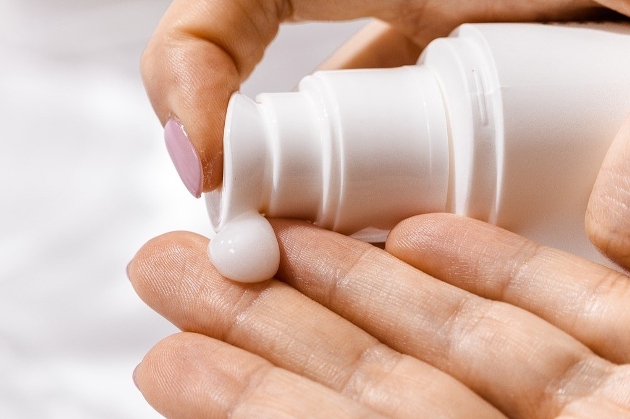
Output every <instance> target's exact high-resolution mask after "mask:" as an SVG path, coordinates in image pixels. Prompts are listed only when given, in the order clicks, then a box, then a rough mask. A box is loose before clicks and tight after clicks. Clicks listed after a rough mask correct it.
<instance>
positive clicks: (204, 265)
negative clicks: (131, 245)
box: [129, 233, 503, 418]
mask: <svg viewBox="0 0 630 419" xmlns="http://www.w3.org/2000/svg"><path fill="white" fill-rule="evenodd" d="M206 247H207V239H204V238H202V237H200V236H197V235H193V234H191V233H189V234H185V233H176V234H169V235H165V236H162V237H160V238H157V239H154V240H153V241H151V242H150V243H148V244H147V245H145V246H144V247H143V249H141V251H140V252H139V253H138V255H137V256H136V257H135V258H134V260H133V262H132V263H131V265H130V267H129V274H130V279H131V280H132V283H133V284H134V287H135V288H136V290H137V291H138V293H139V295H140V296H141V297H142V298H143V299H144V300H145V301H146V302H147V303H148V304H149V305H150V306H151V307H152V308H154V309H155V310H156V311H157V312H159V313H160V314H162V315H163V316H165V317H166V318H167V319H169V320H170V321H171V322H173V323H174V324H175V325H177V326H178V327H179V328H180V329H182V330H186V331H190V332H196V333H201V334H204V335H207V336H210V337H213V338H216V339H220V340H223V341H225V342H227V343H229V344H231V345H234V346H236V347H240V348H242V349H245V350H247V351H249V352H252V353H255V354H257V355H259V356H261V357H263V358H265V359H267V360H268V361H270V362H271V363H273V364H274V365H276V366H279V367H281V368H283V369H286V370H289V371H293V372H295V373H298V374H300V375H303V376H305V377H307V378H309V379H312V380H313V381H316V382H319V383H322V384H324V385H326V386H328V387H330V388H332V389H333V390H336V391H338V392H340V393H342V394H343V395H344V396H346V397H349V398H351V399H353V400H355V401H358V402H360V403H362V404H365V405H366V406H368V407H370V408H372V409H373V410H375V411H378V412H381V413H382V414H385V415H387V416H390V417H396V418H423V417H426V418H467V417H469V412H470V411H474V412H476V417H478V418H500V417H503V416H502V415H501V414H500V413H499V412H498V411H497V410H496V409H494V408H492V407H491V406H490V405H489V404H488V403H487V402H486V401H484V400H482V399H481V398H480V397H478V396H477V395H476V394H474V393H473V392H472V391H471V390H470V389H468V388H467V387H466V386H464V385H462V384H461V383H459V382H458V381H457V380H455V379H453V378H452V377H450V376H448V375H447V374H444V373H443V372H441V371H439V370H437V369H435V368H433V367H431V366H429V365H427V364H424V363H422V362H420V361H418V360H416V359H415V358H412V357H410V356H406V355H401V354H400V353H398V352H396V351H394V350H392V349H391V348H389V347H387V346H385V345H383V344H381V343H380V342H379V341H378V340H376V339H375V338H374V337H372V336H370V335H369V334H367V333H366V332H364V331H362V330H361V329H359V328H358V327H356V326H355V325H353V324H351V323H350V322H348V321H347V320H345V319H343V318H341V317H339V316H337V315H336V314H334V313H332V312H331V311H329V310H327V309H325V308H323V307H322V306H321V305H319V304H317V303H315V302H314V301H312V300H310V299H308V298H306V297H305V296H303V295H302V294H300V293H299V292H297V291H296V290H294V289H293V288H290V287H289V286H287V285H286V284H283V283H280V282H278V281H267V282H266V283H263V284H256V285H244V284H240V283H236V282H232V281H228V280H225V279H224V278H222V277H221V276H220V275H219V274H218V273H217V272H216V270H215V269H214V268H213V267H212V265H211V264H210V262H209V260H208V258H207V256H206V250H205V249H206ZM452 400H457V401H458V402H457V403H453V402H452Z"/></svg>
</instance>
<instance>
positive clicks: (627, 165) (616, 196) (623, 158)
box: [586, 116, 630, 268]
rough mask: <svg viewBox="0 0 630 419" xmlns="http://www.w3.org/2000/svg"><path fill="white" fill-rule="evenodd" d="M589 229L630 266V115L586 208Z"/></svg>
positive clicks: (598, 243) (619, 260) (595, 240)
mask: <svg viewBox="0 0 630 419" xmlns="http://www.w3.org/2000/svg"><path fill="white" fill-rule="evenodd" d="M586 232H587V234H588V236H589V237H590V239H591V241H592V242H593V243H594V244H595V246H597V247H598V248H599V249H600V250H601V251H602V252H604V254H606V256H608V257H609V258H610V259H612V260H613V261H615V262H617V263H619V264H620V265H622V266H623V267H626V268H630V116H629V117H628V118H627V119H626V121H625V122H624V124H623V126H622V127H621V130H620V131H619V133H618V134H617V136H616V137H615V140H614V141H613V143H612V145H611V146H610V149H609V150H608V154H607V155H606V158H605V159H604V163H603V164H602V167H601V169H600V171H599V175H598V176H597V180H596V181H595V186H594V187H593V192H592V193H591V198H590V200H589V203H588V207H587V211H586Z"/></svg>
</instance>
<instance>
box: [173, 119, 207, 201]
mask: <svg viewBox="0 0 630 419" xmlns="http://www.w3.org/2000/svg"><path fill="white" fill-rule="evenodd" d="M164 141H165V142H166V149H167V150H168V154H169V155H170V156H171V160H172V161H173V164H174V165H175V169H176V170H177V173H178V174H179V177H180V178H181V179H182V182H184V185H186V188H187V189H188V191H189V192H190V193H191V194H192V195H193V196H194V197H195V198H199V197H200V196H201V188H202V182H203V172H202V170H201V161H200V160H199V155H198V154H197V150H195V147H193V145H192V143H191V142H190V140H189V139H188V135H187V134H186V131H185V130H184V127H183V126H182V123H181V122H179V121H178V120H177V119H175V118H171V119H169V120H168V122H167V123H166V125H165V126H164Z"/></svg>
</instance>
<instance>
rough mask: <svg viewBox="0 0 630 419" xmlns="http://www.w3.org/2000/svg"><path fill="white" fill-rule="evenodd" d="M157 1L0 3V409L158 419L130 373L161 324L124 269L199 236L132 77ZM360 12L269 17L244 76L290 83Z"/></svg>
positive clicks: (197, 219)
mask: <svg viewBox="0 0 630 419" xmlns="http://www.w3.org/2000/svg"><path fill="white" fill-rule="evenodd" d="M168 3H169V1H167V0H2V2H0V123H1V124H2V134H3V138H2V144H4V150H3V151H2V152H1V153H0V193H1V198H0V255H1V256H0V418H2V419H25V418H26V419H30V418H33V419H35V418H37V419H41V418H64V419H74V418H81V419H86V418H87V419H90V418H104V419H105V418H107V419H111V418H157V417H160V415H158V414H157V413H156V412H154V411H153V409H152V408H151V407H149V405H148V404H147V403H146V402H145V401H144V399H143V398H142V396H141V394H140V393H139V392H138V391H137V390H136V389H135V387H134V385H133V382H132V380H131V373H132V371H133V369H134V367H135V365H136V364H137V363H138V362H139V361H140V360H141V359H142V356H143V355H144V354H145V353H146V351H147V350H148V349H149V348H150V347H151V346H153V345H154V344H155V343H156V342H157V341H159V340H160V339H161V338H163V337H165V336H167V335H169V334H171V333H173V332H174V331H175V329H174V327H173V326H171V325H169V324H168V323H167V322H166V321H165V320H163V319H161V318H160V317H159V316H158V315H157V314H155V313H154V312H152V311H151V310H150V309H149V308H147V307H146V306H145V305H144V304H143V303H142V302H141V301H140V299H139V298H138V297H137V296H136V295H135V293H134V292H133V289H132V287H131V285H130V284H129V282H128V281H127V279H126V276H125V266H126V264H127V262H128V261H129V260H130V259H131V257H132V256H133V254H134V252H135V251H136V250H137V249H138V248H139V247H140V246H141V245H142V244H143V243H144V242H145V241H147V240H148V239H149V238H151V237H153V236H156V235H159V234H161V233H164V232H166V231H170V230H174V229H186V230H192V231H196V232H199V233H201V234H206V235H207V234H209V233H210V228H209V223H208V222H207V220H206V214H205V208H204V205H203V203H202V201H197V200H194V199H192V198H191V197H190V196H189V195H188V193H187V192H186V190H185V188H184V187H183V185H182V184H181V183H180V181H179V179H178V178H177V175H176V173H175V170H174V168H173V167H172V165H171V164H170V162H169V160H168V156H167V153H166V150H165V147H164V145H163V143H162V141H161V137H162V130H161V127H160V126H159V123H158V122H157V118H156V117H155V116H154V115H153V113H152V110H151V108H150V105H149V103H148V100H147V99H146V97H145V93H144V91H143V88H142V84H141V81H140V77H139V74H138V70H137V68H138V61H139V57H140V54H141V51H142V49H143V47H144V45H145V44H146V42H147V40H148V38H149V36H150V34H151V32H152V31H153V29H154V27H155V26H156V24H157V22H158V20H159V18H160V17H161V15H162V14H163V12H164V11H165V10H166V8H167V7H168ZM363 23H364V22H351V23H345V24H333V23H322V24H308V25H293V26H287V27H284V28H283V29H282V30H281V32H280V35H279V37H278V39H277V40H276V42H275V43H274V45H273V46H272V47H271V49H270V50H269V51H268V54H267V55H266V58H265V61H264V62H263V63H262V64H261V65H260V66H259V68H258V69H257V71H256V73H255V74H254V76H253V77H252V78H251V80H249V81H248V82H247V84H246V85H245V86H244V88H243V91H244V92H245V93H247V94H250V95H253V94H255V93H257V92H260V91H282V90H290V89H291V88H292V87H293V86H294V85H295V84H296V83H297V81H298V80H299V79H300V78H301V77H302V76H303V75H305V74H307V73H308V72H310V71H311V70H312V69H313V68H314V67H315V66H316V65H317V63H318V62H320V61H321V60H322V59H324V58H325V56H326V55H328V54H329V53H330V52H331V51H332V50H334V49H335V48H336V47H337V46H338V45H339V44H340V43H341V42H342V41H343V40H344V39H345V38H347V37H348V36H349V35H350V34H351V33H353V32H355V31H356V30H357V29H358V28H359V27H360V26H361V25H362V24H363Z"/></svg>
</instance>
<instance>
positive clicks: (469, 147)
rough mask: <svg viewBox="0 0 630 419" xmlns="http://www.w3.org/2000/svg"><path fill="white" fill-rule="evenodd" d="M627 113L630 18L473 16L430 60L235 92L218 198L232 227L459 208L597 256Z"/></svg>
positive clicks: (388, 220)
mask: <svg viewBox="0 0 630 419" xmlns="http://www.w3.org/2000/svg"><path fill="white" fill-rule="evenodd" d="M629 114H630V25H628V24H625V23H588V24H466V25H462V26H460V27H459V28H458V29H456V30H455V31H454V32H453V34H452V35H451V36H450V37H448V38H442V39H438V40H435V41H433V42H432V43H431V44H430V45H429V46H428V47H427V48H426V49H425V51H424V52H423V54H422V56H421V57H420V60H419V62H418V65H416V66H408V67H402V68H398V69H381V70H343V71H331V72H319V73H315V74H313V75H312V76H308V77H306V78H305V79H303V80H302V82H301V83H300V85H299V91H297V92H291V93H276V94H261V95H259V96H258V97H257V100H256V102H254V101H252V100H250V99H248V98H246V97H245V96H243V95H241V94H235V95H234V96H233V97H232V100H231V102H230V105H229V108H228V115H227V121H226V127H225V137H224V153H225V156H224V175H223V185H222V187H221V188H220V189H219V190H217V191H215V192H212V193H210V194H208V195H207V196H206V199H207V206H208V210H209V214H210V218H211V220H212V223H213V226H214V228H215V229H216V230H217V231H219V232H220V231H221V230H222V229H223V228H224V226H225V225H226V223H227V224H229V223H230V221H231V220H233V219H234V218H236V217H237V216H239V215H241V214H244V213H250V214H251V213H252V211H253V212H254V213H260V214H264V215H266V216H269V217H288V218H299V219H305V220H310V221H313V222H314V223H316V224H317V225H319V226H321V227H323V228H326V229H330V230H334V231H339V232H341V233H344V234H354V235H358V236H363V237H364V238H367V239H372V240H374V239H383V238H384V237H385V234H386V232H387V231H388V230H389V229H391V228H392V227H393V226H394V225H395V224H396V223H397V222H399V221H401V220H403V219H405V218H407V217H410V216H413V215H416V214H421V213H428V212H443V211H447V212H453V213H457V214H462V215H466V216H470V217H474V218H477V219H480V220H484V221H488V222H491V223H495V224H497V225H499V226H502V227H504V228H507V229H509V230H512V231H514V232H516V233H519V234H522V235H524V236H526V237H529V238H531V239H533V240H536V241H538V242H540V243H543V244H546V245H550V246H554V247H556V248H560V249H564V250H567V251H571V252H573V253H576V254H579V255H582V256H584V257H588V258H591V259H597V252H596V251H595V249H594V247H593V246H592V245H591V244H590V242H589V241H588V238H587V237H586V234H585V232H584V213H585V209H586V205H587V201H588V197H589V194H590V191H591V188H592V185H593V182H594V180H595V177H596V175H597V172H598V169H599V167H600V165H601V162H602V160H603V158H604V155H605V153H606V151H607V149H608V146H609V145H610V143H611V141H612V139H613V138H614V136H615V134H616V132H617V130H618V129H619V128H620V126H621V124H622V122H623V120H624V119H625V118H626V117H627V116H628V115H629ZM243 234H245V235H246V233H243ZM250 239H251V240H254V241H255V240H256V239H255V238H253V239H252V238H250ZM216 245H217V246H219V244H218V242H217V244H216ZM235 248H236V251H234V249H232V251H231V254H232V255H234V254H237V255H238V254H239V253H238V245H236V247H235ZM211 253H212V252H211ZM240 257H241V258H244V257H245V256H244V255H242V252H241V256H240ZM213 259H215V262H219V264H221V262H220V261H217V260H216V259H217V258H213ZM237 259H238V257H234V258H233V260H237ZM224 262H225V263H223V264H224V265H225V264H228V265H229V264H230V263H236V262H231V261H229V260H227V261H224ZM253 268H254V266H253V265H252V271H253V270H254V269H253Z"/></svg>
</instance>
